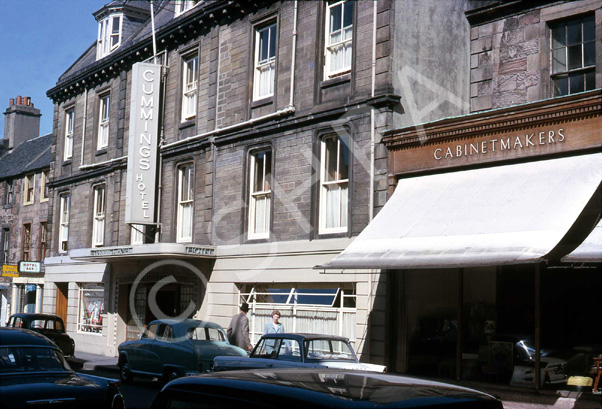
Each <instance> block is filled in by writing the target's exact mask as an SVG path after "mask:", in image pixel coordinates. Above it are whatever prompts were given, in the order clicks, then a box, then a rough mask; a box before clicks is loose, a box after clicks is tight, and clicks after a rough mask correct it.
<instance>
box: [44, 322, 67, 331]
mask: <svg viewBox="0 0 602 409" xmlns="http://www.w3.org/2000/svg"><path fill="white" fill-rule="evenodd" d="M46 328H50V329H54V330H55V331H59V332H65V328H63V323H62V322H61V321H59V320H48V323H47V324H46Z"/></svg>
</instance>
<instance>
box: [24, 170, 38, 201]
mask: <svg viewBox="0 0 602 409" xmlns="http://www.w3.org/2000/svg"><path fill="white" fill-rule="evenodd" d="M35 180H36V179H35V175H34V174H33V173H32V174H31V175H25V188H24V196H25V197H24V199H25V200H24V202H23V204H32V203H33V200H34V190H35Z"/></svg>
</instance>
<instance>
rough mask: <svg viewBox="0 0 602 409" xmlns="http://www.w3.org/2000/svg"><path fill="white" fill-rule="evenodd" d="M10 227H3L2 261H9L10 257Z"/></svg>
mask: <svg viewBox="0 0 602 409" xmlns="http://www.w3.org/2000/svg"><path fill="white" fill-rule="evenodd" d="M9 244H10V229H2V262H3V263H4V264H6V263H8V261H9V258H10V251H9Z"/></svg>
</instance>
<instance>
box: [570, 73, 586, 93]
mask: <svg viewBox="0 0 602 409" xmlns="http://www.w3.org/2000/svg"><path fill="white" fill-rule="evenodd" d="M583 90H584V84H583V74H582V73H577V74H570V75H569V93H570V94H575V93H577V92H582V91H583Z"/></svg>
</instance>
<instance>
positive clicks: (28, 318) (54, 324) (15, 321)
mask: <svg viewBox="0 0 602 409" xmlns="http://www.w3.org/2000/svg"><path fill="white" fill-rule="evenodd" d="M8 326H9V327H13V328H26V329H31V330H33V331H36V332H39V333H40V334H43V335H45V336H47V337H48V338H50V339H51V340H53V341H54V343H55V344H56V345H57V346H58V347H59V348H60V349H61V351H63V355H65V356H66V357H72V356H74V355H75V341H74V340H73V338H71V337H70V336H69V335H67V332H66V331H65V323H64V322H63V319H62V318H61V317H59V316H58V315H53V314H34V313H20V314H13V315H11V317H10V318H9V319H8Z"/></svg>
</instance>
